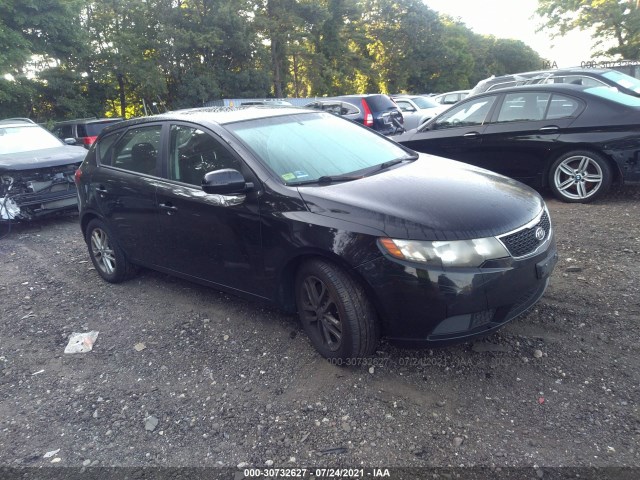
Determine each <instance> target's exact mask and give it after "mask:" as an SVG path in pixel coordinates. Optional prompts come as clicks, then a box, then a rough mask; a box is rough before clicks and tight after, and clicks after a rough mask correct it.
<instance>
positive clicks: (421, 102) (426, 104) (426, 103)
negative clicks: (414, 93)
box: [411, 97, 440, 108]
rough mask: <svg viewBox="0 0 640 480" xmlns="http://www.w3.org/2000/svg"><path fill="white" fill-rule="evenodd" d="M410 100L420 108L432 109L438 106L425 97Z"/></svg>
mask: <svg viewBox="0 0 640 480" xmlns="http://www.w3.org/2000/svg"><path fill="white" fill-rule="evenodd" d="M411 100H413V103H415V104H416V105H417V106H418V107H420V108H434V107H439V106H440V104H439V103H436V102H434V101H433V100H431V99H429V98H427V97H413V98H412V99H411Z"/></svg>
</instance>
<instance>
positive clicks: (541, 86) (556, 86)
mask: <svg viewBox="0 0 640 480" xmlns="http://www.w3.org/2000/svg"><path fill="white" fill-rule="evenodd" d="M591 88H598V87H592V86H586V85H575V84H571V83H534V84H527V85H518V86H516V87H507V88H500V89H498V90H491V91H488V92H482V93H479V94H477V95H474V96H472V97H467V98H465V99H464V100H463V101H466V100H467V99H472V98H477V97H482V96H486V95H498V94H501V93H513V92H526V91H528V90H538V91H551V92H553V91H556V92H576V91H577V92H583V91H585V90H589V89H591ZM605 88H606V87H605Z"/></svg>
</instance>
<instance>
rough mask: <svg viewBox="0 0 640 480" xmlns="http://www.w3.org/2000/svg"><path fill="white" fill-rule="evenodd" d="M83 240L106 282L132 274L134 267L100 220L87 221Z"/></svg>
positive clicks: (122, 278)
mask: <svg viewBox="0 0 640 480" xmlns="http://www.w3.org/2000/svg"><path fill="white" fill-rule="evenodd" d="M85 240H86V242H87V247H88V248H89V256H90V257H91V261H92V262H93V266H94V267H95V269H96V271H97V272H98V273H99V274H100V276H101V277H102V278H104V279H105V280H106V281H107V282H111V283H119V282H122V281H124V280H126V279H127V278H130V277H131V276H133V275H134V273H135V267H134V266H133V265H132V264H131V263H130V262H129V261H128V260H127V259H126V257H125V255H124V252H123V251H122V249H121V248H120V247H119V246H118V244H117V243H116V242H115V239H114V237H113V235H112V234H111V231H110V230H109V228H108V227H107V226H106V225H105V223H104V222H103V221H102V220H98V219H94V220H91V221H90V222H89V224H88V225H87V229H86V231H85Z"/></svg>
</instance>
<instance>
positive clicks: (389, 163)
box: [377, 155, 418, 170]
mask: <svg viewBox="0 0 640 480" xmlns="http://www.w3.org/2000/svg"><path fill="white" fill-rule="evenodd" d="M417 159H418V155H409V156H406V157H400V158H396V159H394V160H389V161H387V162H384V163H381V164H380V165H378V167H377V170H385V169H387V168H389V167H393V166H394V165H397V164H399V163H402V162H404V161H407V160H408V161H414V160H417Z"/></svg>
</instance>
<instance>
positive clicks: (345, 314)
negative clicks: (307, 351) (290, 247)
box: [296, 260, 379, 359]
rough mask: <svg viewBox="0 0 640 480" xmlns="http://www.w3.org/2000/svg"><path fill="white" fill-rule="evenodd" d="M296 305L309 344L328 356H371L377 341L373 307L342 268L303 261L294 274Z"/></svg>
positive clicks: (336, 357)
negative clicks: (309, 341) (295, 274)
mask: <svg viewBox="0 0 640 480" xmlns="http://www.w3.org/2000/svg"><path fill="white" fill-rule="evenodd" d="M296 304H297V307H298V315H299V316H300V321H301V322H302V326H303V328H304V330H305V332H306V333H307V335H308V337H309V339H310V340H311V343H312V344H313V346H314V347H315V348H316V350H318V352H320V354H321V355H322V356H324V357H326V358H329V359H349V358H360V357H366V356H368V355H371V354H372V353H373V352H374V350H375V348H376V346H377V344H378V335H379V334H378V326H377V319H376V314H375V310H374V308H373V306H372V305H371V303H370V302H369V300H368V298H367V296H366V294H365V292H364V289H363V288H362V287H361V286H360V285H359V284H358V283H357V282H356V281H355V280H354V279H353V278H351V277H350V276H349V275H348V274H347V273H346V272H345V271H343V270H342V269H340V268H339V267H337V266H335V265H333V264H331V263H328V262H326V261H323V260H313V261H309V262H307V263H305V264H303V265H302V266H301V267H300V269H299V270H298V273H297V276H296Z"/></svg>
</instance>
